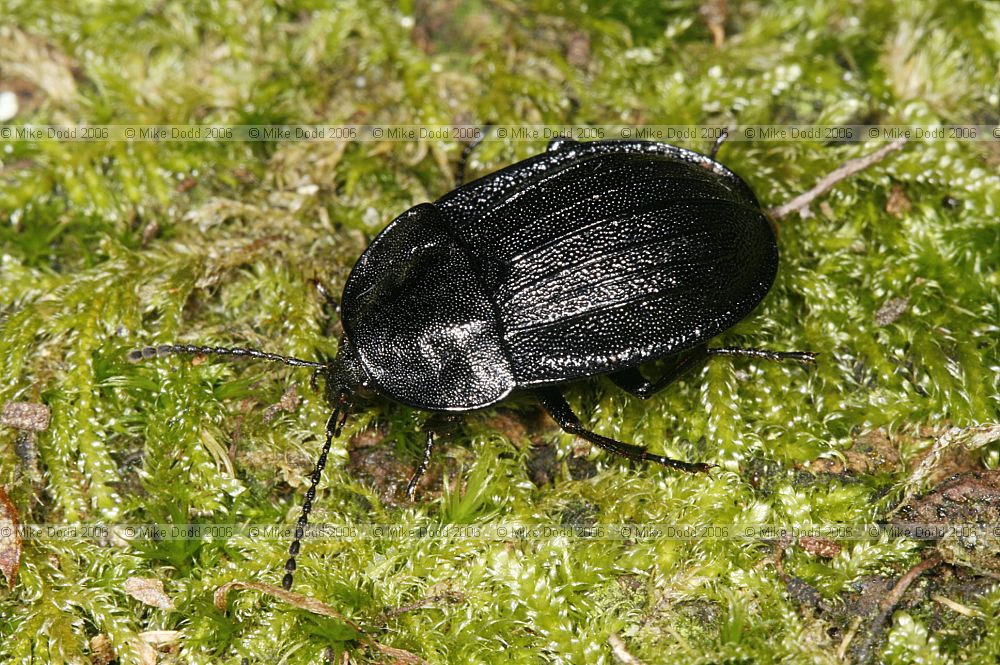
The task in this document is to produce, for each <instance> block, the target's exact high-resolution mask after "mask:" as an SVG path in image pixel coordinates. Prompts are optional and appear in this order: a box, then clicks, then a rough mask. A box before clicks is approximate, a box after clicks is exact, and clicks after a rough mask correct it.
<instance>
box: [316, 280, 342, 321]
mask: <svg viewBox="0 0 1000 665" xmlns="http://www.w3.org/2000/svg"><path fill="white" fill-rule="evenodd" d="M312 282H313V285H314V286H315V287H316V290H317V291H319V294H320V295H321V296H323V300H325V301H326V306H327V307H329V308H330V309H331V310H332V311H333V312H334V314H337V315H338V316H340V303H339V302H337V299H336V298H334V297H333V293H332V292H331V291H330V289H329V288H327V286H326V284H324V283H323V282H322V280H320V279H319V278H318V277H313V280H312Z"/></svg>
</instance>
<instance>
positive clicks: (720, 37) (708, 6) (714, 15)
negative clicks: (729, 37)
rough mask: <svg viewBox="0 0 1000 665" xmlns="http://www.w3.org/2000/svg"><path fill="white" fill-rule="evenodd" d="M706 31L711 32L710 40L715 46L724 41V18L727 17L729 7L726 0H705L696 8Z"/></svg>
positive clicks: (720, 44)
mask: <svg viewBox="0 0 1000 665" xmlns="http://www.w3.org/2000/svg"><path fill="white" fill-rule="evenodd" d="M698 14H700V15H701V18H702V20H703V21H705V26H706V27H707V28H708V31H709V32H710V33H712V42H713V43H714V44H715V46H716V48H718V47H720V46H722V45H723V44H724V43H725V42H726V19H727V18H728V17H729V8H728V7H727V6H726V0H707V1H706V2H703V3H702V5H701V7H699V8H698Z"/></svg>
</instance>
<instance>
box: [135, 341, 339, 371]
mask: <svg viewBox="0 0 1000 665" xmlns="http://www.w3.org/2000/svg"><path fill="white" fill-rule="evenodd" d="M173 354H188V355H193V356H236V357H239V358H255V359H257V360H271V361H275V362H280V363H284V364H286V365H291V366H292V367H315V368H316V369H322V368H325V367H326V365H325V364H324V363H318V362H315V361H312V360H302V359H301V358H293V357H291V356H279V355H278V354H277V353H266V352H264V351H258V350H257V349H241V348H225V347H221V346H192V345H191V344H160V345H159V346H144V347H143V348H141V349H133V350H132V351H129V352H128V355H127V356H126V357H127V358H128V361H129V362H130V363H137V362H141V361H143V360H149V359H150V358H159V357H162V356H168V355H173Z"/></svg>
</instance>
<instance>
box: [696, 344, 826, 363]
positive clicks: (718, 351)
mask: <svg viewBox="0 0 1000 665" xmlns="http://www.w3.org/2000/svg"><path fill="white" fill-rule="evenodd" d="M706 352H707V353H708V355H710V356H732V357H737V358H754V359H756V360H773V361H775V362H780V361H782V360H795V361H797V362H800V363H803V364H805V365H812V364H814V363H815V362H816V354H815V353H813V352H811V351H769V350H768V349H740V348H714V349H706Z"/></svg>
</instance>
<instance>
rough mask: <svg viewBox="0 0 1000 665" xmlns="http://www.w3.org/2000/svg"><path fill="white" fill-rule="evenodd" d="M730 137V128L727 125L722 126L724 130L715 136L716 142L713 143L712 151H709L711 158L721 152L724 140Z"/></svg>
mask: <svg viewBox="0 0 1000 665" xmlns="http://www.w3.org/2000/svg"><path fill="white" fill-rule="evenodd" d="M727 138H729V129H728V128H727V127H723V128H722V132H721V133H720V134H719V135H718V136H717V137H716V138H715V144H714V145H712V152H710V153H708V156H709V157H710V158H711V159H713V160H714V159H715V156H716V155H717V154H719V148H721V147H722V144H723V142H724V141H725V140H726V139H727Z"/></svg>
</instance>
